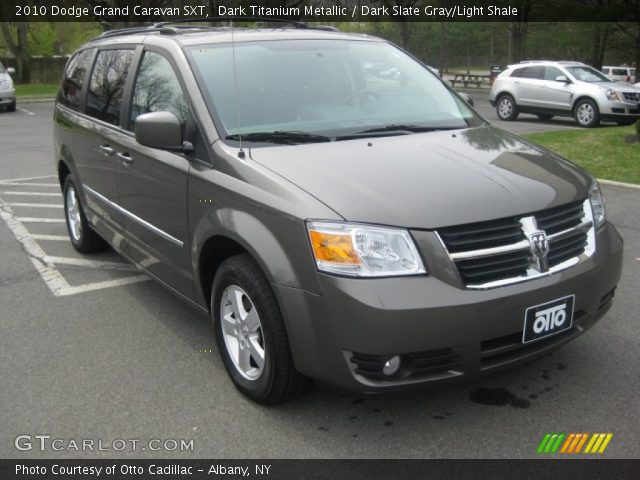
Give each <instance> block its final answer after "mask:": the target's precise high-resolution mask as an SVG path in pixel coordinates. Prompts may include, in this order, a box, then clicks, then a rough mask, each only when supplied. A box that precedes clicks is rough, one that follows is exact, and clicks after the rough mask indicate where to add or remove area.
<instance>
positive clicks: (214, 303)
mask: <svg viewBox="0 0 640 480" xmlns="http://www.w3.org/2000/svg"><path fill="white" fill-rule="evenodd" d="M211 313H212V316H213V321H214V324H215V331H216V340H217V344H218V349H219V350H220V355H221V356H222V361H223V362H224V366H225V368H226V370H227V373H228V374H229V376H230V377H231V380H232V381H233V383H234V384H235V386H236V388H237V389H238V390H240V391H241V392H242V393H243V394H245V395H246V396H247V397H249V398H250V399H252V400H254V401H256V402H259V403H263V404H275V403H281V402H283V401H285V400H287V399H289V398H290V397H292V396H293V395H295V394H296V393H297V392H299V391H300V390H301V389H302V387H303V386H304V377H302V376H301V375H300V374H299V373H298V372H297V371H296V369H295V367H294V365H293V359H292V357H291V351H290V349H289V341H288V339H287V333H286V330H285V326H284V322H283V320H282V315H281V313H280V308H279V307H278V303H277V301H276V298H275V296H274V294H273V291H272V290H271V286H270V285H269V281H268V280H267V279H266V277H265V276H264V274H263V273H262V271H261V270H260V268H259V267H258V265H257V264H256V262H255V261H254V260H253V259H252V258H251V257H250V256H249V255H246V254H243V255H237V256H234V257H231V258H229V259H227V260H225V261H224V262H223V263H222V264H221V265H220V267H219V269H218V271H217V273H216V276H215V279H214V282H213V287H212V291H211Z"/></svg>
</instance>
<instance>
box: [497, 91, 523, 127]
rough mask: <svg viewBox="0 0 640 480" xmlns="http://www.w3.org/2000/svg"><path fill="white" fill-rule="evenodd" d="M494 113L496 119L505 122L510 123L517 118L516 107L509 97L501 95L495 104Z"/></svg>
mask: <svg viewBox="0 0 640 480" xmlns="http://www.w3.org/2000/svg"><path fill="white" fill-rule="evenodd" d="M496 113H497V114H498V118H499V119H500V120H503V121H505V122H510V121H511V120H515V119H516V118H518V106H517V105H516V101H515V100H514V99H513V97H512V96H511V95H502V96H501V97H500V98H498V102H497V103H496Z"/></svg>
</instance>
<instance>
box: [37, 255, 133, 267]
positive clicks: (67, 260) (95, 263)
mask: <svg viewBox="0 0 640 480" xmlns="http://www.w3.org/2000/svg"><path fill="white" fill-rule="evenodd" d="M45 260H46V261H47V262H48V263H53V264H63V265H73V266H75V267H90V268H108V269H109V270H126V271H132V270H133V271H135V270H136V268H135V267H134V266H133V265H131V264H128V263H123V262H105V261H102V260H89V259H86V258H74V257H55V256H49V255H47V256H46V257H45Z"/></svg>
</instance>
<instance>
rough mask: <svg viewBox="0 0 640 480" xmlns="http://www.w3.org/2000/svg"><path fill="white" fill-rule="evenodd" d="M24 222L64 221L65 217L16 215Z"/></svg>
mask: <svg viewBox="0 0 640 480" xmlns="http://www.w3.org/2000/svg"><path fill="white" fill-rule="evenodd" d="M16 220H18V221H19V222H22V223H64V218H40V217H16Z"/></svg>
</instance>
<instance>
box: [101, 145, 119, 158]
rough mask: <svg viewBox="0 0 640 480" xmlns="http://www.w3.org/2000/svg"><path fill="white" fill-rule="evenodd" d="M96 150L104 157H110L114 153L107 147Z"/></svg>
mask: <svg viewBox="0 0 640 480" xmlns="http://www.w3.org/2000/svg"><path fill="white" fill-rule="evenodd" d="M98 150H100V151H101V152H102V153H103V154H105V155H106V156H111V155H113V154H114V152H115V150H114V149H113V148H111V147H110V146H109V145H100V146H99V147H98Z"/></svg>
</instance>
